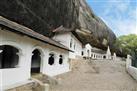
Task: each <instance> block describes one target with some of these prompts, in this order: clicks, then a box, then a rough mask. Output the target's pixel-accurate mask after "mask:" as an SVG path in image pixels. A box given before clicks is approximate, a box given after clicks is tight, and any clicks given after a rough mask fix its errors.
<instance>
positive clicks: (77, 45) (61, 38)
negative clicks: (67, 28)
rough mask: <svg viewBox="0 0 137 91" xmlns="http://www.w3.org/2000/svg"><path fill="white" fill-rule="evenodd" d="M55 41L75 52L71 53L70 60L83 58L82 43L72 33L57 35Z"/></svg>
mask: <svg viewBox="0 0 137 91" xmlns="http://www.w3.org/2000/svg"><path fill="white" fill-rule="evenodd" d="M53 39H54V40H56V41H58V42H60V43H61V44H63V45H65V46H67V47H68V48H70V50H72V51H73V52H69V58H71V59H75V58H76V56H81V52H82V43H81V42H80V41H79V40H78V39H77V38H76V37H75V36H74V35H73V34H72V33H71V32H65V33H56V34H55V36H54V37H53Z"/></svg>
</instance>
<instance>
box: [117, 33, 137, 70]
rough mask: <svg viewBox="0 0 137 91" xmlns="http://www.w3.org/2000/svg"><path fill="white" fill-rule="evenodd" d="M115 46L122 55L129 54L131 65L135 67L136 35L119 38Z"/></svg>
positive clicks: (136, 57)
mask: <svg viewBox="0 0 137 91" xmlns="http://www.w3.org/2000/svg"><path fill="white" fill-rule="evenodd" d="M116 46H117V47H118V48H119V49H120V51H121V53H122V54H123V55H125V56H126V55H127V54H130V55H131V56H132V60H133V65H134V66H136V67H137V35H135V34H130V35H124V36H120V37H119V38H118V39H117V41H116Z"/></svg>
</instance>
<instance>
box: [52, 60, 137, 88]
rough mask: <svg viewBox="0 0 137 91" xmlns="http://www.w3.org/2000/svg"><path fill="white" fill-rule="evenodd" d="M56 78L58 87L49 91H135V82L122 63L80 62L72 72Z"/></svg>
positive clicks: (136, 84)
mask: <svg viewBox="0 0 137 91" xmlns="http://www.w3.org/2000/svg"><path fill="white" fill-rule="evenodd" d="M79 61H80V60H79ZM56 78H57V79H58V81H59V82H58V85H56V86H54V87H53V88H52V90H51V91H137V82H136V81H135V80H134V79H132V77H131V76H130V75H128V74H127V72H126V71H125V62H124V61H120V62H114V61H93V60H92V61H91V62H87V61H85V60H82V62H81V63H80V64H79V65H77V66H75V68H74V69H73V71H71V72H68V73H66V74H63V75H60V76H57V77H56Z"/></svg>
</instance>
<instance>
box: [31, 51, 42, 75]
mask: <svg viewBox="0 0 137 91" xmlns="http://www.w3.org/2000/svg"><path fill="white" fill-rule="evenodd" d="M32 54H33V55H32V58H31V74H35V73H40V69H41V53H40V51H39V50H38V49H35V50H34V51H33V52H32Z"/></svg>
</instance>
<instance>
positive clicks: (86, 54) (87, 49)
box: [82, 44, 92, 58]
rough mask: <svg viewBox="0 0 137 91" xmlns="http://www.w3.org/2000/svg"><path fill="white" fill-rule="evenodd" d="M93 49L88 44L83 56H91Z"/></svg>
mask: <svg viewBox="0 0 137 91" xmlns="http://www.w3.org/2000/svg"><path fill="white" fill-rule="evenodd" d="M91 49H92V47H91V45H90V44H86V45H85V47H84V48H83V51H82V55H83V57H85V58H90V57H91Z"/></svg>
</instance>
